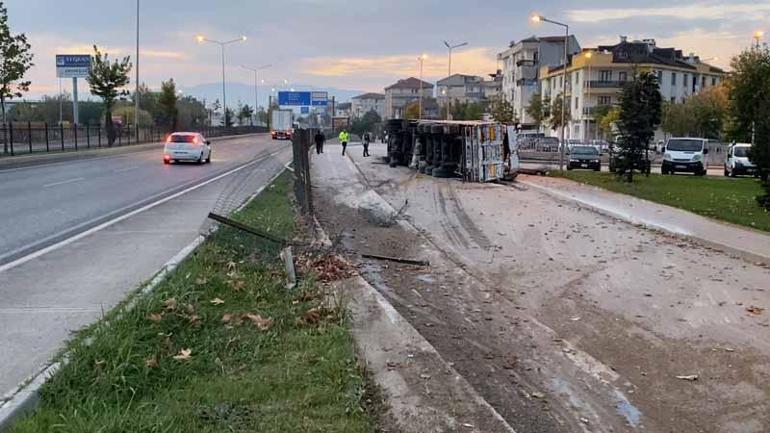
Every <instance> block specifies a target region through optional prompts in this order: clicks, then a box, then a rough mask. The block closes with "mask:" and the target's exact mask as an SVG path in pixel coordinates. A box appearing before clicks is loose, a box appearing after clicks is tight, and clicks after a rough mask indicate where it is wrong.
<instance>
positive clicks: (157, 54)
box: [139, 50, 187, 60]
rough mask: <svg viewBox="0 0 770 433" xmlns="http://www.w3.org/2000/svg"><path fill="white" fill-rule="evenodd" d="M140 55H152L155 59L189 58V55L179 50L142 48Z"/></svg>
mask: <svg viewBox="0 0 770 433" xmlns="http://www.w3.org/2000/svg"><path fill="white" fill-rule="evenodd" d="M139 56H140V57H150V58H153V59H173V60H184V59H187V55H186V54H185V53H182V52H179V51H156V50H140V51H139Z"/></svg>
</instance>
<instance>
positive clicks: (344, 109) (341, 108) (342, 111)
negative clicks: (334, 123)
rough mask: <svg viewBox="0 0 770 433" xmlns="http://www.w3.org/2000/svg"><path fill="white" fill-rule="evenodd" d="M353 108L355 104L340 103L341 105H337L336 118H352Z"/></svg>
mask: <svg viewBox="0 0 770 433" xmlns="http://www.w3.org/2000/svg"><path fill="white" fill-rule="evenodd" d="M352 107H353V104H352V103H350V102H340V103H339V104H337V106H336V107H335V109H334V111H335V113H334V115H335V116H336V117H348V118H350V117H351V116H352Z"/></svg>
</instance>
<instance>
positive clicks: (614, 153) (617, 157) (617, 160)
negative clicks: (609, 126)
mask: <svg viewBox="0 0 770 433" xmlns="http://www.w3.org/2000/svg"><path fill="white" fill-rule="evenodd" d="M609 149H610V172H612V173H615V172H616V171H618V168H619V167H620V166H621V165H623V164H622V163H623V155H622V154H621V153H620V152H619V151H618V148H617V145H615V144H614V143H613V144H610V146H609ZM652 155H653V152H652V151H650V155H649V157H650V158H652ZM634 170H639V171H640V172H642V173H647V174H649V173H651V170H652V163H651V162H650V161H649V160H647V159H646V158H645V156H644V154H642V155H641V157H640V158H639V159H637V160H636V161H634Z"/></svg>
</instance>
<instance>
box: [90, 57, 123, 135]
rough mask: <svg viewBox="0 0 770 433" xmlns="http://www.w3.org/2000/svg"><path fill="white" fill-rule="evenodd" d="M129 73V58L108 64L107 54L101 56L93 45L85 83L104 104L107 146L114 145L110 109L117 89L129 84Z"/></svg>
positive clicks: (113, 103) (113, 129)
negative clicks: (89, 67) (89, 70)
mask: <svg viewBox="0 0 770 433" xmlns="http://www.w3.org/2000/svg"><path fill="white" fill-rule="evenodd" d="M129 72H131V58H130V57H129V56H126V57H124V58H123V60H117V59H116V60H115V61H114V62H110V59H109V55H108V54H107V53H105V54H102V53H101V51H99V48H97V47H96V45H94V61H93V62H92V64H91V72H90V73H89V74H88V78H86V81H87V82H88V84H89V85H90V86H91V93H92V94H94V95H96V96H99V97H100V98H102V103H103V104H104V128H105V130H106V132H107V145H108V146H112V144H113V143H115V138H116V134H115V126H114V125H113V124H112V107H113V106H114V105H115V99H117V97H118V95H119V94H125V93H126V92H125V91H124V92H119V89H120V88H122V87H125V86H126V85H128V83H129V81H130V80H129V78H128V73H129Z"/></svg>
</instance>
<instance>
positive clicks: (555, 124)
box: [548, 94, 571, 130]
mask: <svg viewBox="0 0 770 433" xmlns="http://www.w3.org/2000/svg"><path fill="white" fill-rule="evenodd" d="M562 107H564V122H563V123H562V116H561V110H562ZM548 113H549V117H548V126H550V127H551V129H553V130H557V129H560V128H561V127H562V126H565V125H566V124H567V123H569V121H570V118H571V117H570V116H571V114H570V106H569V104H562V95H561V94H558V95H557V96H556V98H555V99H554V100H553V101H551V106H550V108H549V110H548Z"/></svg>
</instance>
